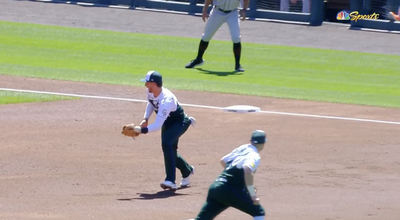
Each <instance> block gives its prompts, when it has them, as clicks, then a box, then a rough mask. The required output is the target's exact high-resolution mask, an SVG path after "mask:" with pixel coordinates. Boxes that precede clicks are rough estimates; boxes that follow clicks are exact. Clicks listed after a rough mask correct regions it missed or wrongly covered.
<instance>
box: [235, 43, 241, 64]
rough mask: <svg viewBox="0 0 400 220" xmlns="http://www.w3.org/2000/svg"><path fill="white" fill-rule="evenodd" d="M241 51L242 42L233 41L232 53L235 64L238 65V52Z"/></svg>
mask: <svg viewBox="0 0 400 220" xmlns="http://www.w3.org/2000/svg"><path fill="white" fill-rule="evenodd" d="M241 53H242V44H241V43H240V42H239V43H233V54H234V55H235V64H236V66H237V65H240V54H241Z"/></svg>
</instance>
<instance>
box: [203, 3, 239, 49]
mask: <svg viewBox="0 0 400 220" xmlns="http://www.w3.org/2000/svg"><path fill="white" fill-rule="evenodd" d="M225 22H226V23H227V24H228V27H229V31H230V34H231V39H232V42H233V43H239V42H240V18H239V11H238V10H237V9H236V10H233V11H231V12H229V13H224V12H222V11H220V10H218V9H217V8H216V7H213V8H212V9H211V12H210V16H209V18H208V21H207V24H206V27H205V29H204V33H203V36H202V38H201V39H202V40H203V41H206V42H208V41H210V40H211V39H212V38H213V36H214V34H215V33H216V32H217V30H218V29H219V28H220V27H221V25H222V24H223V23H225Z"/></svg>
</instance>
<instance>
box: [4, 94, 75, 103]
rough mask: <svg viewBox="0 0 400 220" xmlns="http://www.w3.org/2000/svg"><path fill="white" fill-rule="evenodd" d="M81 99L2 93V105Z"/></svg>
mask: <svg viewBox="0 0 400 220" xmlns="http://www.w3.org/2000/svg"><path fill="white" fill-rule="evenodd" d="M71 99H79V98H76V97H67V96H56V95H46V94H36V93H23V92H10V91H0V105H5V104H17V103H27V102H50V101H59V100H71Z"/></svg>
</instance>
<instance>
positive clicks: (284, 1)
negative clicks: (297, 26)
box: [281, 0, 290, 11]
mask: <svg viewBox="0 0 400 220" xmlns="http://www.w3.org/2000/svg"><path fill="white" fill-rule="evenodd" d="M289 8H290V5H289V0H281V11H289Z"/></svg>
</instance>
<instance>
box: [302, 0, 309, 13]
mask: <svg viewBox="0 0 400 220" xmlns="http://www.w3.org/2000/svg"><path fill="white" fill-rule="evenodd" d="M302 4H303V8H302V12H303V13H310V0H303V1H302Z"/></svg>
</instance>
